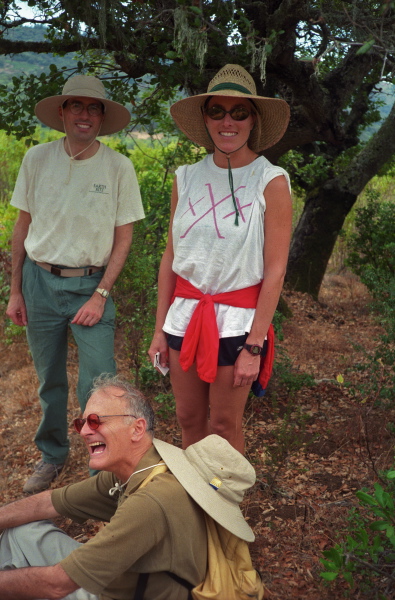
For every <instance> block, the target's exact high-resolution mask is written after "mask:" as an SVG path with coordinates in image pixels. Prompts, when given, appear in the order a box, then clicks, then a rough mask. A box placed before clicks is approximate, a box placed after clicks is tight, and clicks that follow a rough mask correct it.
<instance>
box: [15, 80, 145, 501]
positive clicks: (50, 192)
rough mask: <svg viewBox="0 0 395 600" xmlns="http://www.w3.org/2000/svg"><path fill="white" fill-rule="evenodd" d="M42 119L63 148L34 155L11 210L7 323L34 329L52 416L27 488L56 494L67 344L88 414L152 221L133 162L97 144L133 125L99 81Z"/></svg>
mask: <svg viewBox="0 0 395 600" xmlns="http://www.w3.org/2000/svg"><path fill="white" fill-rule="evenodd" d="M35 112H36V115H37V117H38V118H39V119H40V121H42V123H44V125H47V126H49V127H51V128H53V129H56V130H58V131H63V132H64V133H65V134H66V135H65V136H64V137H62V138H61V139H59V140H57V141H54V142H49V143H46V144H41V145H38V146H34V147H33V148H30V149H29V150H28V152H27V153H26V155H25V158H24V160H23V162H22V166H21V169H20V172H19V175H18V179H17V182H16V185H15V189H14V193H13V196H12V199H11V204H12V205H13V206H15V207H16V208H18V209H19V210H20V212H19V217H18V220H17V222H16V225H15V229H14V233H13V239H12V280H11V293H10V300H9V303H8V308H7V315H8V316H9V317H10V319H11V320H12V321H13V322H14V323H15V324H16V325H22V326H23V325H25V326H26V332H27V339H28V343H29V347H30V351H31V353H32V357H33V361H34V366H35V369H36V372H37V375H38V379H39V397H40V403H41V407H42V411H43V416H42V420H41V423H40V426H39V428H38V430H37V433H36V436H35V442H36V444H37V447H38V448H39V449H40V450H41V453H42V460H41V461H40V462H39V463H38V464H37V465H36V468H35V471H34V473H33V475H32V476H31V477H30V478H29V479H28V480H27V481H26V483H25V486H24V488H23V490H24V492H26V493H36V492H40V491H42V490H45V489H47V488H48V487H49V486H50V484H51V482H52V481H53V480H54V479H55V478H56V477H57V476H58V475H59V473H60V471H61V470H62V468H63V467H64V464H65V461H66V458H67V455H68V451H69V441H68V436H67V396H68V382H67V369H66V360H67V335H68V326H69V325H70V327H71V331H72V333H73V336H74V339H75V341H76V343H77V346H78V355H79V376H78V385H77V396H78V401H79V403H80V406H81V409H82V410H84V408H85V405H86V402H87V400H88V394H89V391H90V389H91V387H92V381H93V379H94V378H95V377H97V376H98V375H99V374H101V373H111V374H114V373H115V370H116V367H115V360H114V330H115V307H114V303H113V301H112V299H111V297H110V295H109V294H110V290H111V288H112V286H113V285H114V283H115V281H116V279H117V277H118V275H119V273H120V272H121V270H122V267H123V265H124V263H125V260H126V258H127V256H128V253H129V249H130V244H131V242H132V231H133V222H134V221H137V220H139V219H142V218H144V210H143V207H142V203H141V197H140V191H139V186H138V183H137V179H136V174H135V171H134V168H133V165H132V163H131V161H130V160H129V159H128V158H126V157H125V156H122V155H120V154H119V153H117V152H115V151H114V150H112V149H110V148H108V147H107V146H105V145H103V144H102V143H100V142H99V140H97V136H99V135H108V134H111V133H116V132H117V131H120V130H121V129H123V128H124V127H126V125H127V124H128V123H129V120H130V115H129V111H128V110H127V109H126V108H125V107H124V106H122V105H121V104H119V103H118V102H113V101H111V100H108V99H107V98H106V94H105V88H104V86H103V84H102V82H101V81H100V80H99V79H97V78H96V77H92V76H88V75H76V76H74V77H71V78H70V79H69V80H68V81H67V82H66V84H65V86H64V88H63V93H62V95H60V96H51V97H48V98H45V99H43V100H41V101H40V102H38V104H37V105H36V107H35Z"/></svg>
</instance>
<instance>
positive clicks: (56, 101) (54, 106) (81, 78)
mask: <svg viewBox="0 0 395 600" xmlns="http://www.w3.org/2000/svg"><path fill="white" fill-rule="evenodd" d="M70 96H73V97H77V96H86V97H88V98H92V99H93V100H100V102H102V103H103V104H104V106H105V117H104V120H103V123H102V126H101V128H100V133H99V135H109V134H111V133H117V132H118V131H121V129H124V128H125V127H126V125H127V124H128V123H129V121H130V113H129V111H128V109H127V108H126V107H125V106H122V104H119V103H118V102H114V101H113V100H108V99H107V98H106V90H105V87H104V85H103V83H102V82H101V81H100V79H98V78H97V77H93V76H92V75H74V77H70V79H68V80H67V81H66V83H65V84H64V87H63V90H62V94H60V95H58V96H49V97H48V98H44V99H43V100H40V102H38V103H37V104H36V106H35V109H34V112H35V113H36V116H37V118H38V119H40V121H41V122H42V123H44V125H47V126H48V127H51V128H52V129H56V131H63V132H64V126H63V121H62V119H61V118H60V117H59V113H58V108H59V106H62V104H63V103H64V102H65V101H66V100H68V99H69V98H70Z"/></svg>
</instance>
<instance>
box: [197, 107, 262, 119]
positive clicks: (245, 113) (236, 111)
mask: <svg viewBox="0 0 395 600" xmlns="http://www.w3.org/2000/svg"><path fill="white" fill-rule="evenodd" d="M205 113H206V115H207V116H208V117H209V118H210V119H213V120H214V121H220V120H221V119H224V118H225V115H230V116H231V118H232V119H233V120H234V121H245V120H246V119H248V117H249V116H250V114H251V111H250V110H248V108H246V107H245V106H235V107H234V108H232V109H231V110H225V109H224V108H222V106H217V105H216V104H213V106H209V107H208V108H206V109H205Z"/></svg>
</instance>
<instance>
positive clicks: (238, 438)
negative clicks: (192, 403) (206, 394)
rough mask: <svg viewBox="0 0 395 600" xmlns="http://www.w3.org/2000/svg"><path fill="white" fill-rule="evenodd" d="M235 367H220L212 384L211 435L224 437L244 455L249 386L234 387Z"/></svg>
mask: <svg viewBox="0 0 395 600" xmlns="http://www.w3.org/2000/svg"><path fill="white" fill-rule="evenodd" d="M233 372H234V367H233V366H228V367H218V371H217V377H216V379H215V381H214V383H211V384H210V427H211V433H216V434H217V435H220V436H221V437H224V438H225V439H226V440H228V442H229V443H230V444H231V445H232V446H233V447H234V448H236V450H238V451H239V452H241V453H242V454H244V434H243V427H242V425H243V414H244V409H245V405H246V402H247V398H248V394H249V391H250V387H249V386H242V387H233Z"/></svg>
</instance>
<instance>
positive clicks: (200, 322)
mask: <svg viewBox="0 0 395 600" xmlns="http://www.w3.org/2000/svg"><path fill="white" fill-rule="evenodd" d="M260 289H261V283H258V284H256V285H252V286H250V287H247V288H244V289H241V290H234V291H232V292H223V293H221V294H213V295H210V294H203V293H202V292H201V291H200V290H198V289H197V288H196V287H195V286H194V285H192V284H191V283H190V282H189V281H187V280H186V279H183V278H182V277H180V276H179V275H177V281H176V287H175V290H174V295H173V300H174V298H187V299H195V300H199V302H198V304H197V306H196V308H195V310H194V312H193V315H192V318H191V320H190V322H189V324H188V327H187V330H186V332H185V336H184V340H183V343H182V348H181V353H180V365H181V367H182V369H183V370H184V371H188V369H189V368H190V367H191V365H193V363H194V362H195V361H196V370H197V374H198V376H199V378H200V379H202V380H203V381H206V382H207V383H213V381H215V378H216V375H217V367H218V350H219V332H218V325H217V319H216V316H215V310H214V303H218V304H226V305H228V306H237V307H238V308H255V307H256V305H257V302H258V296H259V292H260ZM267 342H268V348H267V353H266V356H264V357H262V359H261V370H260V373H259V377H258V380H259V383H260V384H261V386H262V388H263V389H265V388H266V387H267V383H268V381H269V379H270V376H271V374H272V370H273V361H274V329H273V325H272V324H270V326H269V329H268V332H267Z"/></svg>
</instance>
